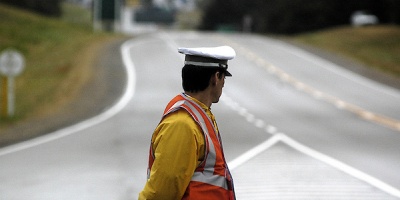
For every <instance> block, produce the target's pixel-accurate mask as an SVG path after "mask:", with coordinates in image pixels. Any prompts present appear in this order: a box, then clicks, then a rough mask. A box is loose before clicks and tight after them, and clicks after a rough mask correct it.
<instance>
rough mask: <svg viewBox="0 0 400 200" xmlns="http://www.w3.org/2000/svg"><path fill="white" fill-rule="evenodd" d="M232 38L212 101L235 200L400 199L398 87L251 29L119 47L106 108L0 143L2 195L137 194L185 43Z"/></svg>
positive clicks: (156, 37) (153, 37)
mask: <svg viewBox="0 0 400 200" xmlns="http://www.w3.org/2000/svg"><path fill="white" fill-rule="evenodd" d="M218 45H230V46H232V47H233V48H234V49H235V50H236V51H237V57H236V58H235V59H234V60H233V61H231V62H230V68H229V69H230V72H231V73H232V74H233V77H232V78H228V79H227V80H226V84H225V88H224V94H223V97H222V98H221V101H220V103H219V104H215V105H213V112H214V114H215V115H216V117H217V121H218V123H219V127H220V130H221V132H222V136H223V141H224V148H225V153H226V156H227V159H228V161H230V162H229V165H230V167H231V168H232V171H233V176H234V179H235V183H236V191H237V195H238V199H380V200H382V199H399V198H400V191H399V189H400V173H398V169H400V156H399V152H400V145H399V144H400V103H399V102H400V91H399V90H396V89H393V88H390V87H387V86H385V85H381V84H379V83H376V82H374V81H371V80H368V79H365V78H363V77H361V76H358V75H357V74H354V73H352V72H349V71H347V70H344V69H342V68H341V67H340V66H337V65H335V64H333V63H330V62H328V61H325V60H323V59H321V58H318V57H317V56H314V55H311V54H309V53H307V52H304V51H302V50H300V49H297V48H295V47H293V46H290V45H288V44H286V43H283V42H280V41H277V40H273V39H270V38H265V37H261V36H254V35H242V34H217V33H198V32H157V33H154V34H147V35H142V36H140V37H137V38H136V39H134V40H130V41H127V42H126V43H124V45H123V46H121V53H122V59H123V61H124V63H125V65H126V69H127V76H128V78H127V80H128V83H127V88H126V93H125V94H124V96H122V97H121V100H120V101H119V102H118V103H117V104H116V105H114V106H113V107H111V108H110V109H108V110H107V111H106V112H104V113H103V114H101V115H99V116H97V117H95V118H92V119H89V120H86V121H83V122H81V123H79V124H77V125H75V126H72V127H68V128H65V129H62V130H60V131H57V132H54V133H52V134H49V135H47V136H44V137H40V138H37V139H34V140H32V141H28V142H25V143H20V144H17V145H13V146H10V147H6V148H3V149H0V169H1V170H0V199H7V200H13V199H15V200H17V199H18V200H19V199H31V200H33V199H85V200H86V199H93V200H94V199H96V200H98V199H116V200H119V199H121V200H122V199H136V198H137V194H138V192H139V191H140V190H141V189H142V187H143V185H144V182H145V178H146V166H147V156H148V155H147V153H148V148H149V141H150V137H151V134H152V131H153V129H154V128H155V126H156V125H157V123H158V121H159V120H160V115H161V113H162V110H163V109H164V106H165V105H166V103H167V102H168V100H169V99H170V98H172V97H173V96H175V95H176V94H177V93H179V92H180V91H181V85H180V69H181V67H182V63H183V62H182V61H183V56H182V55H180V54H178V53H177V50H176V49H177V47H178V46H185V47H196V46H218Z"/></svg>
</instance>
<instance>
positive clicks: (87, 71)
mask: <svg viewBox="0 0 400 200" xmlns="http://www.w3.org/2000/svg"><path fill="white" fill-rule="evenodd" d="M63 9H64V10H65V11H64V14H63V16H62V17H60V18H51V17H44V16H42V15H38V14H35V13H33V12H29V11H26V10H21V9H17V8H14V7H10V6H6V5H4V4H0V52H1V51H3V50H5V49H8V48H13V49H15V50H18V51H20V52H21V53H22V54H23V55H24V56H25V63H26V64H25V70H24V72H23V73H22V74H21V75H20V76H18V77H16V79H15V86H16V102H15V108H16V109H15V116H14V117H12V118H7V117H6V116H5V115H4V112H3V110H1V113H0V114H1V115H0V116H1V117H0V135H1V129H3V128H5V127H7V126H10V125H12V124H14V123H17V122H19V121H23V120H25V119H29V118H34V117H37V116H40V115H47V114H48V113H51V112H54V111H56V110H57V108H60V107H62V106H63V105H65V104H66V103H67V102H68V101H70V100H71V99H73V98H75V97H76V95H77V94H78V92H79V91H80V89H81V87H82V86H83V85H84V84H85V83H86V82H87V81H88V80H89V79H90V78H91V75H92V74H93V71H92V70H93V66H92V65H93V62H94V60H95V56H96V53H97V52H98V50H99V49H101V47H102V44H104V43H105V42H107V41H110V40H111V39H115V38H116V37H117V36H114V35H111V34H106V33H94V32H93V31H92V28H91V22H90V14H86V15H85V16H87V17H82V18H76V17H74V16H76V15H75V13H77V12H85V11H84V10H82V9H80V8H78V7H74V6H71V5H63ZM3 82H4V79H2V82H0V84H3ZM3 100H4V94H3V92H0V102H1V101H3ZM0 105H1V104H0Z"/></svg>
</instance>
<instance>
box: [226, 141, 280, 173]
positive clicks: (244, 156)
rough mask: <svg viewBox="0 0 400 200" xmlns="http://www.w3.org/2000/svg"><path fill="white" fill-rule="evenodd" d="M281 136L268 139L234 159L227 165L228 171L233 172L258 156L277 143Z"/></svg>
mask: <svg viewBox="0 0 400 200" xmlns="http://www.w3.org/2000/svg"><path fill="white" fill-rule="evenodd" d="M281 137H282V134H279V133H278V134H276V135H274V136H272V137H271V138H269V139H268V140H266V141H264V142H263V143H261V144H259V145H257V146H256V147H253V148H252V149H250V150H248V151H246V152H245V153H243V154H242V155H240V156H239V157H237V158H235V159H234V160H232V161H230V162H229V163H228V166H229V169H231V170H234V169H235V168H236V167H239V166H240V165H242V164H244V163H245V162H247V161H249V160H250V159H252V158H254V157H255V156H257V155H258V154H260V153H262V152H263V151H265V150H267V149H268V148H270V147H271V146H273V145H274V144H276V143H277V142H279V141H280V140H281Z"/></svg>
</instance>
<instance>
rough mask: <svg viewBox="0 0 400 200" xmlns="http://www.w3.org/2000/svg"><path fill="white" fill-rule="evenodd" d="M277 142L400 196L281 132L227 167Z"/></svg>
mask: <svg viewBox="0 0 400 200" xmlns="http://www.w3.org/2000/svg"><path fill="white" fill-rule="evenodd" d="M278 142H283V143H285V144H287V145H288V146H290V147H292V148H294V149H296V150H297V151H299V152H301V153H303V154H305V155H308V156H310V157H312V158H314V159H316V160H319V161H321V162H324V163H326V164H328V165H330V166H332V167H334V168H336V169H338V170H340V171H342V172H344V173H346V174H349V175H350V176H352V177H354V178H357V179H359V180H361V181H364V182H366V183H367V184H370V185H372V186H374V187H376V188H378V189H380V190H382V191H384V192H386V193H388V194H390V195H392V196H394V197H398V198H399V197H400V190H398V189H396V188H394V187H393V186H390V185H389V184H387V183H384V182H382V181H381V180H379V179H377V178H374V177H372V176H370V175H368V174H366V173H364V172H362V171H360V170H357V169H355V168H353V167H351V166H349V165H346V164H344V163H342V162H340V161H338V160H336V159H334V158H332V157H329V156H327V155H324V154H322V153H320V152H318V151H316V150H313V149H311V148H309V147H307V146H305V145H303V144H300V143H299V142H297V141H295V140H293V139H292V138H290V137H288V136H286V135H285V134H283V133H277V134H276V135H274V136H272V137H271V138H269V139H268V140H266V141H264V142H263V143H261V144H259V145H257V146H256V147H254V148H252V149H250V150H248V151H247V152H245V153H243V154H242V155H240V156H239V157H237V158H235V159H234V160H232V161H230V162H229V163H228V166H229V168H230V169H231V170H232V171H233V170H234V169H235V168H237V167H239V166H240V165H242V164H244V163H246V162H247V161H249V160H250V159H252V158H254V157H255V156H257V155H258V154H260V153H262V152H263V151H265V150H267V149H268V148H270V147H272V146H273V145H275V144H276V143H278Z"/></svg>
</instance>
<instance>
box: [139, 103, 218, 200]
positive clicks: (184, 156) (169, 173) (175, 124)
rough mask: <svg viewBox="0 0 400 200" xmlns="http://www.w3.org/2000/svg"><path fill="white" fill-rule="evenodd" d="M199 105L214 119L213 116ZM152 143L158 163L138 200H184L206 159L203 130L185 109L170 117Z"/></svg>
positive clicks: (154, 134)
mask: <svg viewBox="0 0 400 200" xmlns="http://www.w3.org/2000/svg"><path fill="white" fill-rule="evenodd" d="M192 99H193V100H194V101H195V102H196V103H198V104H199V105H200V106H201V107H202V108H203V109H204V110H205V111H206V113H207V115H208V116H209V117H210V119H212V120H213V122H214V126H215V128H216V130H218V129H217V127H216V123H215V118H214V115H213V114H212V113H211V110H210V108H208V107H207V106H206V105H204V104H203V103H201V102H199V101H198V100H196V99H194V98H192ZM151 143H152V146H153V152H154V155H155V158H156V159H155V160H154V163H153V166H152V168H151V172H150V178H149V179H148V180H147V182H146V185H145V187H144V189H143V190H142V191H141V192H140V194H139V200H145V199H163V200H168V199H174V200H176V199H181V198H182V196H183V194H184V193H185V190H186V188H187V186H188V185H189V182H190V180H191V178H192V176H193V173H194V171H195V169H196V168H197V166H199V165H200V163H201V162H202V161H203V159H204V152H205V144H204V136H203V133H202V130H201V128H200V127H199V126H198V124H197V123H196V122H195V121H194V120H193V118H192V117H191V116H190V114H189V113H188V112H186V111H185V110H178V111H176V112H174V113H171V114H169V115H167V116H166V117H165V118H164V119H163V120H162V121H161V122H160V124H159V125H158V126H157V128H156V130H155V131H154V133H153V136H152V139H151Z"/></svg>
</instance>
